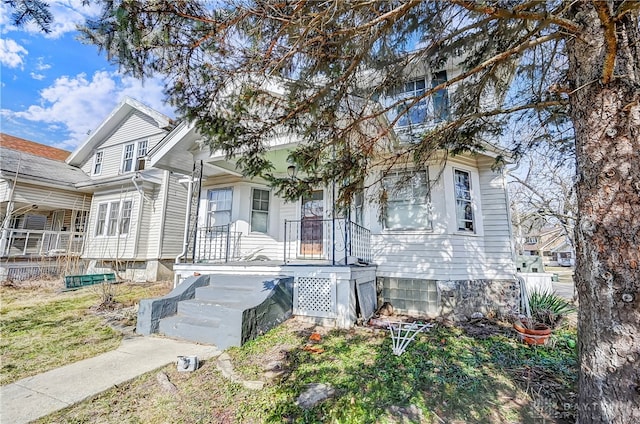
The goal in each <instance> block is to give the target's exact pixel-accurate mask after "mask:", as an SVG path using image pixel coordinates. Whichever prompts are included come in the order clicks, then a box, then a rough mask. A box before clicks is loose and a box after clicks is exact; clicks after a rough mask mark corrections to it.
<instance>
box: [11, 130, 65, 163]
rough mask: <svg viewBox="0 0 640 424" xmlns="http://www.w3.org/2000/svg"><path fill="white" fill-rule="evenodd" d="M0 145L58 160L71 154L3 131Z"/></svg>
mask: <svg viewBox="0 0 640 424" xmlns="http://www.w3.org/2000/svg"><path fill="white" fill-rule="evenodd" d="M0 147H3V148H5V149H11V150H18V151H20V152H24V153H29V154H31V155H35V156H40V157H43V158H49V159H55V160H60V161H63V160H65V159H66V158H67V157H68V156H69V155H70V154H71V152H69V151H67V150H62V149H58V148H56V147H51V146H47V145H46V144H40V143H36V142H35V141H29V140H25V139H24V138H20V137H15V136H13V135H9V134H4V133H0Z"/></svg>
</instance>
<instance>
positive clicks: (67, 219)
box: [0, 134, 92, 281]
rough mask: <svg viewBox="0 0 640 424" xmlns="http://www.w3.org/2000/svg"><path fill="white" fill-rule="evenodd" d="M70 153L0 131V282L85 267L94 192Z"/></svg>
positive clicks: (78, 269)
mask: <svg viewBox="0 0 640 424" xmlns="http://www.w3.org/2000/svg"><path fill="white" fill-rule="evenodd" d="M69 153H70V152H67V151H65V150H60V149H56V148H53V147H51V146H46V145H43V144H39V143H35V142H33V141H29V140H24V139H21V138H18V137H14V136H11V135H8V134H0V158H1V160H0V222H1V228H0V230H1V232H0V258H2V261H1V262H0V281H4V280H5V279H8V280H22V279H28V278H33V277H39V276H41V275H57V274H59V273H60V272H79V271H80V270H81V267H80V266H79V265H80V264H79V261H78V260H77V259H78V257H79V256H80V254H81V253H82V249H83V246H84V235H85V227H86V222H87V217H88V214H89V206H90V205H91V197H92V194H91V191H90V190H86V189H85V190H78V189H77V188H76V185H82V184H83V183H85V182H87V181H88V180H89V178H88V177H87V176H86V175H85V174H84V173H83V172H82V171H81V170H80V169H78V168H75V167H72V166H70V165H68V164H66V163H64V159H65V158H66V157H67V156H68V155H69Z"/></svg>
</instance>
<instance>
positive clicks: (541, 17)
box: [450, 0, 580, 34]
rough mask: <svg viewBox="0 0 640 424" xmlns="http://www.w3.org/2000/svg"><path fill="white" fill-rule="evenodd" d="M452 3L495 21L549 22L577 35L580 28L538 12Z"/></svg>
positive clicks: (460, 1) (457, 0) (464, 1)
mask: <svg viewBox="0 0 640 424" xmlns="http://www.w3.org/2000/svg"><path fill="white" fill-rule="evenodd" d="M450 1H451V2H452V3H454V4H457V5H459V6H462V7H464V8H465V9H467V10H470V11H473V12H477V13H483V14H485V15H489V16H491V17H494V18H496V19H523V20H529V21H540V22H543V21H544V22H550V23H553V24H555V25H558V26H560V27H562V28H564V29H566V30H567V31H569V32H571V33H573V34H577V33H579V32H580V27H579V26H578V25H577V24H576V23H575V22H573V21H571V20H569V19H564V18H561V17H559V16H556V15H553V14H550V13H539V12H526V11H524V10H522V7H521V8H516V9H514V10H513V11H511V10H507V9H503V8H499V7H495V6H488V5H485V4H483V3H481V2H473V1H468V0H450ZM535 3H538V4H539V2H530V4H532V5H533V4H535Z"/></svg>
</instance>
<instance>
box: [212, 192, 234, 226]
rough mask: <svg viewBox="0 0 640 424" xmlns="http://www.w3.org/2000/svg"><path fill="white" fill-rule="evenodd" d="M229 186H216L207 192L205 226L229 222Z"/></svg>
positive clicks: (230, 196)
mask: <svg viewBox="0 0 640 424" xmlns="http://www.w3.org/2000/svg"><path fill="white" fill-rule="evenodd" d="M232 198H233V191H232V189H231V187H227V188H216V189H212V190H209V191H208V192H207V227H216V226H219V225H227V224H229V223H231V201H232Z"/></svg>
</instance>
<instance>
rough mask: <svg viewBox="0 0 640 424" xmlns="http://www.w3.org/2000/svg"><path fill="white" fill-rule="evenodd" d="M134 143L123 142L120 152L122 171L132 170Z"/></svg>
mask: <svg viewBox="0 0 640 424" xmlns="http://www.w3.org/2000/svg"><path fill="white" fill-rule="evenodd" d="M134 149H135V143H131V144H125V146H124V152H123V154H122V172H130V171H132V170H133V152H134Z"/></svg>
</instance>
